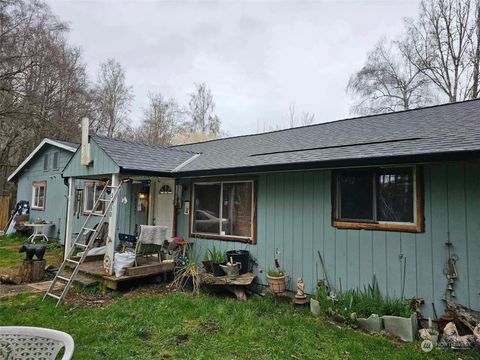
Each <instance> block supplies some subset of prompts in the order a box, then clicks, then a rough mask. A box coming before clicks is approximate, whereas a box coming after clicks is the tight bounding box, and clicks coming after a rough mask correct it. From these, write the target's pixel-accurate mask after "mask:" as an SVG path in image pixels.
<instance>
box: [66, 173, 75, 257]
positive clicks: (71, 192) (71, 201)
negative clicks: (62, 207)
mask: <svg viewBox="0 0 480 360" xmlns="http://www.w3.org/2000/svg"><path fill="white" fill-rule="evenodd" d="M67 200H68V202H67V219H66V221H65V244H64V253H63V258H64V259H66V258H67V256H68V254H69V252H70V249H71V248H72V231H73V212H74V211H75V179H74V178H72V177H69V178H68V198H67Z"/></svg>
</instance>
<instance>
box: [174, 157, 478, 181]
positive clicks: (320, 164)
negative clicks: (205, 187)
mask: <svg viewBox="0 0 480 360" xmlns="http://www.w3.org/2000/svg"><path fill="white" fill-rule="evenodd" d="M478 159H480V150H469V151H455V152H438V153H425V154H415V155H398V156H379V157H369V158H350V159H339V160H328V161H314V162H297V163H287V164H269V165H259V166H244V167H236V168H223V169H211V170H194V171H183V172H178V173H176V176H177V177H179V178H182V177H183V178H186V177H197V176H215V175H235V174H246V173H260V172H273V171H294V170H314V169H319V170H320V169H332V168H344V167H363V166H378V165H386V164H408V163H413V162H415V163H423V162H439V161H458V160H478Z"/></svg>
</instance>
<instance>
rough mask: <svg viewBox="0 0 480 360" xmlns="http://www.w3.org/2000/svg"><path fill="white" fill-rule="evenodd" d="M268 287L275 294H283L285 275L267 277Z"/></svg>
mask: <svg viewBox="0 0 480 360" xmlns="http://www.w3.org/2000/svg"><path fill="white" fill-rule="evenodd" d="M267 281H268V285H270V290H271V291H272V292H273V293H274V294H281V293H283V292H285V275H283V276H269V275H267Z"/></svg>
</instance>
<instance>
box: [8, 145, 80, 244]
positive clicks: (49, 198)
mask: <svg viewBox="0 0 480 360" xmlns="http://www.w3.org/2000/svg"><path fill="white" fill-rule="evenodd" d="M56 152H58V153H59V159H58V161H59V167H58V169H53V156H54V153H56ZM45 155H47V156H48V170H47V171H44V169H43V159H44V156H45ZM71 156H72V153H71V152H69V151H67V150H64V149H60V148H58V147H56V146H52V145H45V146H44V147H43V148H42V150H41V151H39V152H38V153H37V154H36V156H35V157H34V158H33V159H32V160H31V161H30V162H29V163H28V164H27V165H26V166H25V167H24V168H23V169H22V171H21V172H20V174H19V175H18V180H17V199H16V201H17V202H18V201H20V200H27V201H28V202H29V203H30V206H32V203H31V202H32V183H33V182H34V181H45V182H46V183H47V192H46V198H45V210H31V211H30V220H32V221H34V220H35V219H37V218H40V219H42V220H46V221H52V222H53V223H54V224H55V226H51V227H45V228H43V230H44V231H45V233H46V235H47V236H48V237H49V238H56V239H60V241H61V242H62V243H63V241H64V239H65V218H66V215H65V214H66V209H67V199H66V197H65V194H66V189H67V187H66V186H65V184H64V181H63V178H62V176H61V171H62V169H63V167H64V166H65V165H66V164H67V162H68V161H69V160H70V157H71Z"/></svg>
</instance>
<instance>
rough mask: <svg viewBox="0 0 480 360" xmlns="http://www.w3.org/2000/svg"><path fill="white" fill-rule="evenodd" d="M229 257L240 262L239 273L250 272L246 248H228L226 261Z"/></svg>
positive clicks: (248, 253) (248, 255) (248, 254)
mask: <svg viewBox="0 0 480 360" xmlns="http://www.w3.org/2000/svg"><path fill="white" fill-rule="evenodd" d="M230 259H232V260H233V262H239V263H240V264H242V267H241V268H240V275H241V274H245V273H247V272H250V252H249V251H248V250H229V251H227V261H230Z"/></svg>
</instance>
